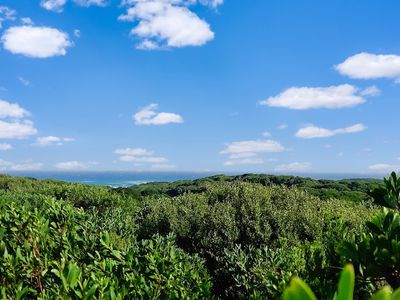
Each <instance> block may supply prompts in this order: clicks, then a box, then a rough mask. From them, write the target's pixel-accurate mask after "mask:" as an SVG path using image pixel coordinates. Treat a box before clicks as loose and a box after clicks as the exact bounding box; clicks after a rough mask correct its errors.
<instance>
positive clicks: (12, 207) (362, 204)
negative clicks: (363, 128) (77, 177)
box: [0, 175, 400, 299]
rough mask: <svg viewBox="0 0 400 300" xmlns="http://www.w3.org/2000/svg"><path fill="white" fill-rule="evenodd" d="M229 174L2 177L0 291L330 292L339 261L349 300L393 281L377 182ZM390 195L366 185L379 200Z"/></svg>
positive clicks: (112, 294) (58, 294)
mask: <svg viewBox="0 0 400 300" xmlns="http://www.w3.org/2000/svg"><path fill="white" fill-rule="evenodd" d="M235 178H236V179H235V180H230V179H229V180H226V178H225V177H223V176H222V177H218V176H217V177H215V178H212V179H204V180H200V181H199V182H197V183H195V182H188V184H189V185H185V184H180V183H178V184H174V183H172V184H162V186H163V191H159V192H157V191H156V192H155V193H150V194H149V196H146V197H144V196H143V194H140V195H138V196H137V195H135V193H131V189H128V190H123V189H121V190H114V189H110V188H106V187H96V186H86V185H82V184H70V183H64V182H58V181H53V180H45V181H39V180H34V179H27V178H14V177H7V176H0V274H4V276H3V277H0V292H1V293H2V295H3V298H42V299H45V298H74V299H75V298H78V299H79V298H83V299H84V298H87V299H89V298H96V299H97V298H103V299H112V298H114V299H129V298H146V299H149V298H167V299H168V298H169V299H171V298H223V299H248V298H253V299H280V298H281V296H282V291H283V290H284V289H285V288H286V287H287V286H288V285H289V282H290V279H291V278H292V277H294V276H298V277H301V278H303V279H304V280H305V281H307V282H308V283H309V285H310V287H311V288H312V289H313V291H314V293H315V294H316V295H317V296H318V297H319V298H321V299H332V298H333V296H334V292H335V287H336V278H337V273H338V270H339V269H340V268H341V266H343V265H344V263H346V262H348V261H351V262H353V263H354V265H355V266H356V271H357V273H356V274H357V277H356V289H355V293H354V299H365V295H371V294H372V293H373V292H374V291H376V290H377V289H378V288H379V287H382V286H383V285H385V284H388V283H390V284H391V285H392V287H393V288H395V287H397V286H398V284H399V282H398V281H396V279H397V278H392V277H393V276H392V275H394V276H396V274H398V265H399V262H398V259H397V256H398V253H400V252H399V251H398V250H397V247H398V245H399V244H398V242H399V237H398V229H397V228H398V226H397V224H398V220H399V218H398V216H396V214H397V213H396V212H395V211H393V210H387V211H386V212H385V213H386V215H382V214H383V213H379V212H380V211H381V209H379V208H378V207H376V206H375V205H374V204H372V201H370V200H368V197H369V192H368V188H370V187H371V188H372V187H374V186H375V184H377V183H376V182H369V181H358V180H355V181H340V182H332V181H326V182H325V181H318V182H315V181H310V180H309V179H302V178H299V177H285V176H268V175H243V176H238V177H235ZM385 182H386V181H385ZM390 182H395V181H393V180H392V181H390ZM275 183H277V184H284V185H285V186H278V185H274V184H275ZM193 184H194V185H193ZM151 186H152V185H150V188H151ZM155 186H157V185H155ZM288 186H290V187H288ZM393 186H394V187H395V185H393V184H392V187H393ZM139 188H140V189H142V190H141V191H142V192H144V193H145V191H148V188H149V185H146V187H138V189H139ZM192 188H193V190H191V189H192ZM175 189H177V190H175ZM174 190H175V192H177V195H175V196H174V195H170V194H169V193H170V192H173V193H175V192H174ZM319 190H320V192H321V194H319V192H318V191H319ZM392 190H394V189H392ZM188 191H191V192H188ZM389 194H390V187H388V185H386V189H382V186H379V189H378V190H375V191H374V192H373V193H371V195H374V197H375V198H376V199H375V200H379V201H376V202H375V203H382V204H384V205H386V206H388V203H387V201H386V200H387V197H388V195H389ZM315 195H318V196H315ZM340 195H344V196H343V198H342V197H339V196H340ZM393 195H396V192H394V193H392V196H390V197H392V198H393ZM320 196H321V197H320ZM331 196H338V197H339V199H335V197H331ZM385 213H384V214H385ZM387 215H392V217H387ZM386 219H387V220H386ZM368 220H371V222H367V221H368ZM366 222H367V223H366ZM371 224H375V226H373V225H371ZM377 228H378V229H379V230H378V229H377ZM383 241H384V242H383ZM394 242H395V243H394ZM363 245H364V246H363ZM346 247H347V248H346ZM351 247H353V248H354V247H355V250H354V249H352V248H351ZM362 247H364V248H362ZM345 249H352V250H351V251H347V252H346V250H345ZM349 253H350V254H351V255H353V256H351V255H350V254H349ZM396 253H397V254H396ZM372 266H374V267H373V268H372ZM385 270H389V271H388V272H386V271H385ZM376 272H377V273H376ZM208 274H209V275H208ZM391 276H392V277H391ZM211 283H212V284H211Z"/></svg>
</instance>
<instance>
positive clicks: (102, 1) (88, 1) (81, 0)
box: [74, 0, 110, 7]
mask: <svg viewBox="0 0 400 300" xmlns="http://www.w3.org/2000/svg"><path fill="white" fill-rule="evenodd" d="M74 2H75V3H77V4H79V5H80V6H85V7H89V6H103V7H104V6H107V5H108V3H109V2H110V1H109V0H74Z"/></svg>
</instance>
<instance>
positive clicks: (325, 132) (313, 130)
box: [296, 123, 367, 139]
mask: <svg viewBox="0 0 400 300" xmlns="http://www.w3.org/2000/svg"><path fill="white" fill-rule="evenodd" d="M366 129H367V126H365V125H364V124H361V123H359V124H355V125H353V126H349V127H346V128H338V129H326V128H321V127H317V126H314V125H309V126H306V127H303V128H300V129H299V131H297V133H296V137H298V138H302V139H315V138H327V137H332V136H335V135H338V134H349V133H357V132H361V131H364V130H366Z"/></svg>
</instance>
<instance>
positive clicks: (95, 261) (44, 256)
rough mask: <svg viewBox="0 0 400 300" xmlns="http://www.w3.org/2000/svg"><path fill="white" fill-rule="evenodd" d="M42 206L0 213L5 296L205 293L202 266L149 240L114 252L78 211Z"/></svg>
mask: <svg viewBox="0 0 400 300" xmlns="http://www.w3.org/2000/svg"><path fill="white" fill-rule="evenodd" d="M43 206H44V209H43V210H42V211H39V210H38V209H34V210H30V209H27V208H26V207H24V206H19V205H15V204H14V203H11V204H10V205H7V206H6V207H3V208H2V209H1V211H0V274H1V276H0V287H1V290H0V291H1V295H2V296H3V298H5V299H22V298H41V299H54V298H62V299H64V298H74V299H123V298H125V297H126V296H128V295H129V297H130V298H135V299H140V298H145V299H154V298H168V299H181V298H182V299H189V298H206V297H209V296H210V289H211V285H210V278H209V276H208V275H207V272H206V270H205V269H204V267H203V264H202V261H201V260H200V259H199V258H198V257H197V256H195V255H192V256H190V255H188V254H186V253H184V252H183V251H182V250H180V249H178V248H176V246H175V244H174V241H173V238H172V237H171V236H169V237H167V238H165V239H164V238H160V237H155V238H154V239H153V240H143V241H141V242H139V243H136V244H134V245H132V246H130V247H129V248H128V249H127V250H126V251H121V250H119V249H117V248H115V247H114V245H113V243H112V241H111V239H110V236H109V234H108V233H107V232H103V233H99V232H96V228H93V226H92V224H91V223H90V222H89V220H88V218H87V216H86V215H85V213H84V212H83V211H82V210H77V209H75V208H73V207H72V206H71V205H70V204H68V203H65V202H64V201H54V200H51V199H48V200H46V202H45V203H43Z"/></svg>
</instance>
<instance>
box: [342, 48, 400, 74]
mask: <svg viewBox="0 0 400 300" xmlns="http://www.w3.org/2000/svg"><path fill="white" fill-rule="evenodd" d="M335 68H336V70H337V71H338V72H339V73H340V74H342V75H346V76H348V77H351V78H356V79H375V78H398V77H400V56H399V55H394V54H388V55H382V54H380V55H377V54H371V53H365V52H363V53H359V54H356V55H353V56H351V57H349V58H347V59H346V60H345V61H344V62H343V63H341V64H339V65H337V66H335Z"/></svg>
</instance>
